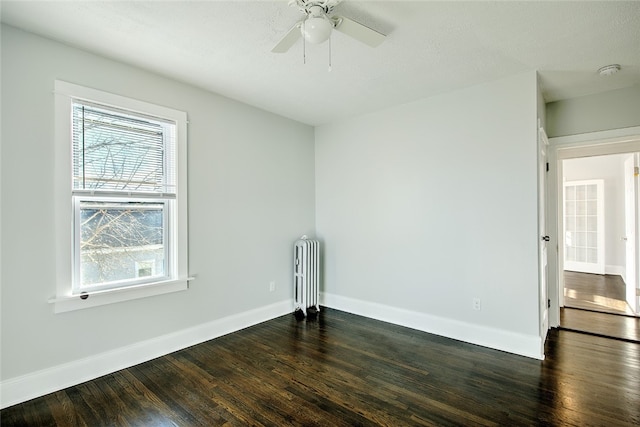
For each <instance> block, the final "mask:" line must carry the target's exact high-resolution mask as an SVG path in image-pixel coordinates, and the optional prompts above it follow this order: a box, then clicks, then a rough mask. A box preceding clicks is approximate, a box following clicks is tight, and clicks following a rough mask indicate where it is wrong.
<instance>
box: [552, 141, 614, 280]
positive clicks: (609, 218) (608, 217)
mask: <svg viewBox="0 0 640 427" xmlns="http://www.w3.org/2000/svg"><path fill="white" fill-rule="evenodd" d="M625 157H627V155H625V154H616V155H609V156H596V157H583V158H579V159H569V160H564V161H563V165H562V169H563V173H564V180H565V181H580V180H588V179H603V180H604V197H605V200H604V218H605V229H604V233H605V265H606V273H607V274H622V272H623V271H624V266H625V243H624V241H622V240H621V238H622V237H624V236H625V229H624V215H625V212H624V168H623V167H624V158H625ZM560 243H561V244H562V242H560Z"/></svg>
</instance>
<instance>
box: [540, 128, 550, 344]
mask: <svg viewBox="0 0 640 427" xmlns="http://www.w3.org/2000/svg"><path fill="white" fill-rule="evenodd" d="M548 145H549V140H548V139H547V135H546V133H545V131H544V129H543V128H540V130H539V133H538V228H539V234H540V241H539V245H538V247H539V255H538V263H539V268H540V272H539V277H540V280H539V281H540V283H539V284H540V337H541V338H542V352H543V353H544V342H545V340H546V338H547V331H548V330H549V300H548V289H547V286H548V280H547V277H548V276H547V274H548V270H549V269H548V266H547V242H548V241H549V236H548V235H547V204H546V197H547V172H548V170H549V169H548V163H547V148H548Z"/></svg>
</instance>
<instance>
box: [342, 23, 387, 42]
mask: <svg viewBox="0 0 640 427" xmlns="http://www.w3.org/2000/svg"><path fill="white" fill-rule="evenodd" d="M336 18H337V22H336V27H335V28H336V30H338V31H340V32H342V33H345V34H346V35H348V36H351V37H353V38H354V39H356V40H358V41H361V42H362V43H364V44H366V45H369V46H371V47H377V46H379V45H380V43H382V42H383V41H384V39H385V38H386V37H387V36H385V35H384V34H382V33H379V32H377V31H376V30H374V29H372V28H369V27H367V26H365V25H362V24H360V23H358V22H356V21H354V20H351V19H349V18H345V17H343V16H337V17H336Z"/></svg>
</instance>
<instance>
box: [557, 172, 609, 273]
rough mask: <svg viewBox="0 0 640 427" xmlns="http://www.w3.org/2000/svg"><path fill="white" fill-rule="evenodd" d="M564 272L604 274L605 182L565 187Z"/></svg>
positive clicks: (579, 182)
mask: <svg viewBox="0 0 640 427" xmlns="http://www.w3.org/2000/svg"><path fill="white" fill-rule="evenodd" d="M563 198H564V269H565V270H569V271H578V272H581V273H593V274H604V266H605V263H604V255H605V252H604V180H602V179H593V180H588V181H567V182H565V183H564V197H563Z"/></svg>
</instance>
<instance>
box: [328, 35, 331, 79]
mask: <svg viewBox="0 0 640 427" xmlns="http://www.w3.org/2000/svg"><path fill="white" fill-rule="evenodd" d="M328 71H329V72H331V36H329V70H328Z"/></svg>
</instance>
